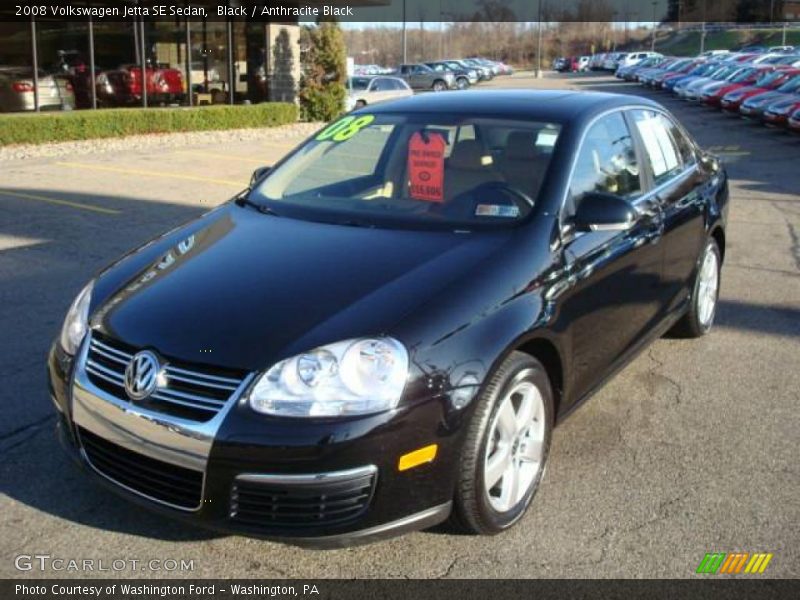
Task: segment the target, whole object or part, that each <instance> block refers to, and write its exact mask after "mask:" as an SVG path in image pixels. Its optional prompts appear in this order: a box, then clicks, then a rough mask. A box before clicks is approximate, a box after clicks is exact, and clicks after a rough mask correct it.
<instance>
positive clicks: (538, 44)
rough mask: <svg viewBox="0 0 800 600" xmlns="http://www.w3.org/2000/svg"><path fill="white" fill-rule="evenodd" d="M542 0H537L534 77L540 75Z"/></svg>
mask: <svg viewBox="0 0 800 600" xmlns="http://www.w3.org/2000/svg"><path fill="white" fill-rule="evenodd" d="M543 2H544V0H539V16H538V19H539V20H538V22H537V23H536V37H537V39H536V78H537V79H539V78H540V77H541V76H542V3H543Z"/></svg>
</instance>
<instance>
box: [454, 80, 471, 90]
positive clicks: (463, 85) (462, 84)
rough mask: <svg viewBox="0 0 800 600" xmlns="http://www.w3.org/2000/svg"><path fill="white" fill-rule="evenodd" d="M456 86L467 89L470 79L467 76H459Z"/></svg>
mask: <svg viewBox="0 0 800 600" xmlns="http://www.w3.org/2000/svg"><path fill="white" fill-rule="evenodd" d="M456 87H457V88H458V89H460V90H465V89H467V88H468V87H469V80H468V79H467V78H466V77H459V78H458V79H456Z"/></svg>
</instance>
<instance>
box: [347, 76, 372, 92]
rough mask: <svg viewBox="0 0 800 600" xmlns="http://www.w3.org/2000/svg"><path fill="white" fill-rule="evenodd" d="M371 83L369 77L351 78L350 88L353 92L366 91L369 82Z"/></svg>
mask: <svg viewBox="0 0 800 600" xmlns="http://www.w3.org/2000/svg"><path fill="white" fill-rule="evenodd" d="M370 81H372V79H370V78H369V77H351V78H350V87H351V88H353V89H354V90H366V89H367V88H368V87H369V82H370Z"/></svg>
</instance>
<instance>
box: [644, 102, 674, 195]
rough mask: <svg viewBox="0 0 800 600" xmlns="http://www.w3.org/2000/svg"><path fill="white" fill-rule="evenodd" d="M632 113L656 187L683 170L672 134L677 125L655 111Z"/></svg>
mask: <svg viewBox="0 0 800 600" xmlns="http://www.w3.org/2000/svg"><path fill="white" fill-rule="evenodd" d="M632 112H633V120H634V123H636V129H637V130H638V132H639V136H640V137H641V138H642V143H643V144H644V148H645V152H646V154H647V158H648V159H649V162H650V168H651V169H652V173H653V180H654V182H655V184H656V185H660V184H662V183H664V182H665V181H668V180H669V179H671V178H672V177H674V176H675V175H677V174H678V173H680V172H681V171H682V170H683V157H682V156H681V153H680V151H679V149H678V145H677V143H676V141H675V140H674V139H673V137H672V134H671V133H670V130H671V129H672V128H673V127H675V124H674V123H672V122H670V120H669V119H667V118H666V117H665V116H664V115H662V114H661V113H658V112H655V111H650V110H635V111H632Z"/></svg>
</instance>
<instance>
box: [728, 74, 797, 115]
mask: <svg viewBox="0 0 800 600" xmlns="http://www.w3.org/2000/svg"><path fill="white" fill-rule="evenodd" d="M798 73H800V69H776V70H775V71H772V72H767V73H764V74H763V75H761V76H760V77H759V78H758V79H757V80H756V81H755V82H754V83H753V85H744V86H741V87H739V88H737V89H735V90H733V91H731V92H728V93H727V94H725V95H724V96H723V97H722V98H721V99H720V102H719V104H720V106H721V107H722V108H723V110H727V111H729V112H735V113H738V112H739V107H740V106H741V105H742V102H744V101H745V100H747V99H748V98H752V97H753V96H758V95H759V94H764V93H766V92H769V91H772V90H774V89H777V88H779V87H780V86H782V85H783V84H784V83H786V82H787V81H789V80H790V79H792V78H793V77H794V76H795V75H797V74H798Z"/></svg>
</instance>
